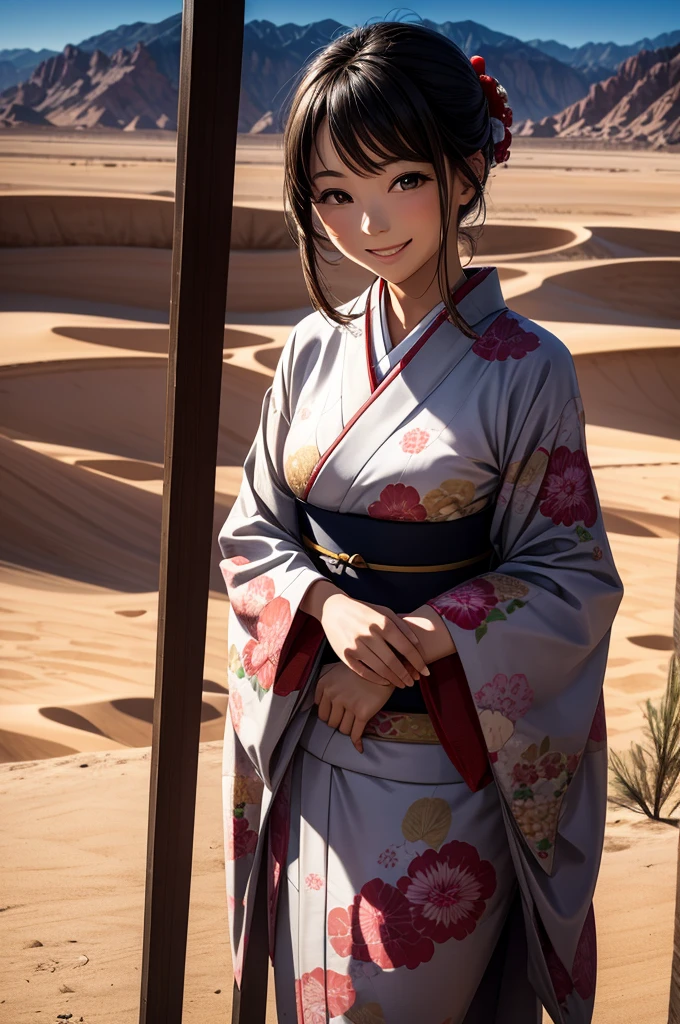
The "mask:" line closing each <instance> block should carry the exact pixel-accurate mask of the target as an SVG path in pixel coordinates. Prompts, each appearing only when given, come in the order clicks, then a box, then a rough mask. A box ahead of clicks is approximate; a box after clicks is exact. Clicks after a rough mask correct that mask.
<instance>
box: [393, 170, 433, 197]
mask: <svg viewBox="0 0 680 1024" xmlns="http://www.w3.org/2000/svg"><path fill="white" fill-rule="evenodd" d="M423 181H428V178H426V176H425V175H424V174H418V173H417V172H416V171H414V172H413V173H411V174H402V176H401V178H397V180H396V181H395V183H394V184H395V185H400V186H401V190H402V192H408V191H413V189H414V188H418V186H419V185H420V184H422V182H423Z"/></svg>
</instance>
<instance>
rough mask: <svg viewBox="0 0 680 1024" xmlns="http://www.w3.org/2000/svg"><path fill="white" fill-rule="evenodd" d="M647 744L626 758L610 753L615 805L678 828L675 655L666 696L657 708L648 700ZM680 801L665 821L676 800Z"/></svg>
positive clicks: (679, 698)
mask: <svg viewBox="0 0 680 1024" xmlns="http://www.w3.org/2000/svg"><path fill="white" fill-rule="evenodd" d="M643 713H644V717H645V744H644V745H642V744H640V743H631V747H630V751H629V752H628V753H627V754H616V753H615V752H614V751H612V752H611V754H610V757H609V767H610V768H611V771H612V775H613V777H614V787H615V789H616V792H617V797H616V798H612V799H613V802H614V803H616V804H618V805H619V806H621V807H628V808H630V809H631V810H634V811H637V812H638V813H640V814H646V815H647V817H648V818H652V819H653V820H654V821H663V822H666V823H667V824H669V825H677V824H678V821H677V819H674V818H673V817H672V815H673V814H674V813H675V811H676V810H677V809H678V807H680V795H678V793H677V786H678V781H679V780H680V663H679V661H678V657H677V655H675V654H674V655H672V657H671V660H670V665H669V667H668V684H667V686H666V692H665V694H664V696H663V698H662V699H661V702H660V704H659V705H658V706H655V705H654V704H652V702H651V700H647V701H646V703H645V710H644V712H643ZM676 796H677V797H678V799H677V800H676V801H675V803H673V805H672V807H670V809H668V810H666V812H665V815H664V816H663V817H662V811H664V808H665V807H666V805H667V804H670V803H671V802H672V801H673V799H674V797H676Z"/></svg>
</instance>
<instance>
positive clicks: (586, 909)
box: [220, 267, 622, 1024]
mask: <svg viewBox="0 0 680 1024" xmlns="http://www.w3.org/2000/svg"><path fill="white" fill-rule="evenodd" d="M466 273H467V277H468V280H467V283H466V284H465V285H463V287H462V288H460V289H459V290H458V292H456V294H455V296H454V301H455V302H456V306H457V308H458V310H459V312H460V313H461V315H462V316H463V317H464V318H465V320H466V321H467V323H468V324H470V325H471V326H472V327H473V328H474V329H475V331H476V333H477V334H478V337H477V339H476V340H475V339H472V338H468V337H466V336H465V335H463V334H462V333H461V332H460V331H458V330H457V329H456V328H455V327H454V326H453V325H452V324H451V323H450V322H449V321H448V319H447V318H446V311H445V309H444V308H443V305H442V308H441V309H440V310H438V311H433V312H434V316H433V315H432V314H431V315H429V316H428V318H426V323H425V322H424V329H421V330H419V331H416V332H415V333H414V336H413V337H411V336H409V339H410V340H409V339H406V341H407V344H406V345H405V346H404V345H403V344H402V345H400V346H397V348H396V349H395V350H394V353H395V355H394V359H393V365H392V366H391V368H390V366H389V365H386V362H385V358H384V350H383V356H382V358H381V359H380V360H379V361H380V363H381V365H382V372H383V373H384V376H382V379H380V371H379V368H378V367H377V365H376V352H377V357H380V349H379V348H377V347H376V343H375V339H374V341H373V342H371V341H370V337H369V335H370V333H371V329H372V330H373V331H376V330H378V331H379V330H380V317H378V316H376V315H375V314H376V308H377V304H378V303H379V302H380V301H381V290H382V288H381V286H378V285H377V284H375V285H374V286H372V287H371V288H370V289H369V290H368V291H367V292H366V293H364V294H363V295H362V296H360V297H359V298H358V299H356V300H355V301H354V302H353V303H350V304H348V305H347V306H345V307H343V309H344V310H345V311H351V312H357V313H362V312H363V311H364V310H366V315H365V317H361V316H360V317H358V318H357V319H356V320H354V321H353V322H352V324H351V325H350V326H349V327H339V326H337V325H335V324H333V323H330V322H329V321H328V320H327V319H326V318H325V317H324V316H323V315H322V314H321V313H318V312H317V313H313V314H311V315H310V316H308V317H306V318H305V319H304V320H303V321H301V323H300V324H299V325H298V326H297V327H296V328H295V329H294V330H293V332H292V334H291V335H290V337H289V339H288V341H287V343H286V345H285V346H284V349H283V353H282V356H281V359H280V361H279V364H278V367H277V369H276V373H275V377H274V380H273V383H272V387H271V388H270V390H269V391H268V392H267V394H266V396H265V399H264V403H263V411H262V421H261V425H260V430H259V432H258V435H257V438H256V439H255V442H254V444H253V446H252V448H251V450H250V452H249V454H248V457H247V459H246V462H245V466H244V477H243V483H242V486H241V490H240V493H239V495H238V498H237V500H236V502H235V504H234V507H233V508H232V510H231V513H230V515H229V517H228V519H227V521H226V523H225V525H224V527H223V529H222V531H221V533H220V546H221V550H222V554H223V556H224V561H223V562H222V563H221V567H222V571H223V574H224V577H225V580H226V584H227V589H228V594H229V598H230V602H231V608H230V613H229V644H230V647H229V691H230V694H229V716H228V720H227V726H226V732H225V745H224V765H223V784H224V786H223V795H224V824H225V849H226V861H227V892H228V901H229V919H230V929H231V943H232V954H233V957H234V974H235V978H236V981H237V984H239V985H240V984H241V982H242V972H244V973H243V982H244V985H245V978H246V975H247V972H248V969H249V968H248V965H249V961H250V959H251V957H252V951H248V940H249V936H250V934H251V929H252V927H253V920H254V909H253V908H254V906H255V895H256V893H258V892H259V899H260V900H261V901H262V900H263V899H265V897H264V896H263V889H262V888H261V887H264V888H265V889H266V909H267V918H268V935H269V951H270V953H271V955H272V956H273V958H274V965H275V977H276V988H277V1011H278V1017H279V1021H280V1024H283V1022H288V1021H292V1022H297V1024H321V1022H324V1021H326V1020H331V1021H340V1020H350V1021H354V1022H356V1024H381V1022H386V1024H410V1022H412V1021H414V1020H417V1021H419V1022H422V1024H530V1022H532V1021H536V1022H538V1021H540V1004H543V1006H545V1007H546V1008H547V1010H548V1012H549V1014H550V1015H551V1017H552V1019H553V1020H554V1021H556V1022H560V1024H584V1022H587V1021H590V1020H591V1017H592V1008H593V1001H594V992H595V975H596V952H595V921H594V915H593V910H592V896H593V890H594V887H595V882H596V878H597V872H598V868H599V861H600V855H601V849H602V841H603V832H604V817H605V801H606V785H607V758H606V734H605V719H604V706H603V702H602V683H603V678H604V671H605V664H606V660H607V650H608V645H609V635H610V628H611V624H612V620H613V618H614V615H615V613H616V610H617V607H618V605H619V602H620V600H621V595H622V588H621V582H620V580H619V577H618V575H617V572H616V569H615V567H614V564H613V561H612V556H611V552H610V549H609V545H608V542H607V537H606V534H605V530H604V525H603V522H602V514H601V512H600V508H599V504H598V500H597V496H596V492H595V488H594V484H593V479H592V474H591V471H590V467H589V464H588V459H587V454H586V447H585V435H584V416H583V411H582V406H581V401H580V396H579V390H578V384H577V381H576V376H575V372H574V365H573V361H572V359H571V356H570V354H569V352H568V350H567V349H566V347H565V346H564V345H563V344H562V343H561V342H560V341H559V340H558V339H557V338H556V337H555V336H554V335H552V334H550V333H549V332H548V331H546V330H544V329H543V328H542V327H540V326H539V325H538V324H536V323H534V322H533V321H531V320H527V319H526V318H524V317H521V316H519V315H518V314H516V313H513V312H512V311H510V310H508V308H507V307H506V305H505V302H504V300H503V296H502V292H501V289H500V284H499V280H498V273H497V271H496V269H495V268H494V267H485V268H477V269H474V270H468V271H467V272H466ZM388 347H389V346H387V348H388ZM388 362H389V361H388ZM301 502H302V503H305V504H306V506H307V507H308V508H312V507H316V508H318V509H323V510H332V511H333V512H336V513H346V514H348V515H355V516H357V517H360V516H363V517H366V516H368V517H371V518H372V519H377V520H388V521H395V520H398V521H401V522H404V523H409V524H410V526H409V528H410V529H411V530H413V531H415V532H417V524H419V523H420V524H424V523H453V522H454V521H455V520H457V519H463V518H464V517H467V516H470V517H473V516H474V515H475V514H476V513H478V512H480V510H482V509H487V510H488V511H489V513H490V515H492V519H491V520H490V521H491V529H490V538H489V540H490V545H491V547H492V549H493V553H494V560H493V565H492V569H491V570H490V571H486V570H485V571H482V572H479V573H477V574H475V571H474V569H473V570H472V571H471V574H470V578H468V579H467V580H466V581H465V582H463V583H461V584H459V585H457V586H455V587H453V588H450V589H448V590H446V589H445V590H443V591H442V592H438V591H433V592H432V594H431V595H430V596H429V599H428V603H429V604H430V605H431V607H432V608H434V609H435V610H436V611H437V613H438V614H439V615H440V616H441V617H442V619H443V621H444V622H445V623H446V625H447V627H448V628H449V630H450V632H451V635H452V638H453V640H454V642H455V647H456V650H457V655H456V658H457V659H459V665H460V678H461V679H462V680H463V684H462V685H463V686H464V688H465V696H466V699H467V700H468V701H469V703H470V707H471V709H472V711H471V715H472V719H474V721H472V720H471V724H470V727H469V729H468V732H469V733H470V738H471V741H472V740H473V739H474V737H473V735H472V734H473V733H474V734H475V735H478V736H479V737H480V739H479V743H480V745H481V749H482V752H483V757H484V762H485V766H486V768H487V769H488V775H487V778H486V779H485V780H484V782H480V783H479V784H474V785H473V784H472V783H470V781H469V779H467V778H466V776H465V774H464V773H463V774H461V772H460V771H459V770H458V769H457V767H456V766H455V765H454V763H453V761H454V760H455V758H452V757H449V756H447V753H446V751H445V746H443V745H442V743H441V742H440V738H441V734H440V736H439V737H438V735H437V732H436V730H434V729H433V727H432V722H431V721H430V719H429V718H428V716H427V715H417V714H416V715H409V714H401V715H400V714H398V713H395V712H390V711H389V710H386V709H384V710H383V711H382V712H380V713H379V714H378V715H376V717H375V719H373V720H372V721H371V722H370V723H369V724H368V726H367V729H366V734H365V738H364V753H363V754H359V753H358V752H357V751H356V750H355V748H354V747H353V745H352V743H351V741H350V740H349V738H348V737H347V736H344V735H342V734H341V733H339V732H338V731H337V730H333V729H331V728H329V727H328V726H327V725H326V724H325V723H324V722H321V721H320V720H319V719H318V718H317V717H316V713H315V712H316V708H315V705H314V701H313V696H314V688H315V683H316V680H317V679H318V675H319V667H320V664H321V661H322V658H323V656H324V652H327V650H328V644H327V641H326V640H325V636H324V633H323V630H322V628H321V626H320V623H319V622H318V621H317V620H316V619H313V618H311V617H310V616H308V615H306V614H305V613H304V612H302V611H301V610H300V603H301V601H302V599H303V597H304V595H305V593H306V592H307V590H308V588H309V587H310V585H311V584H312V583H314V582H315V581H316V580H318V579H320V578H333V579H334V580H335V581H336V582H337V584H338V586H340V587H342V586H343V582H342V581H343V578H344V577H345V574H347V573H349V574H352V573H353V574H354V575H357V574H360V573H361V572H362V571H363V572H368V571H369V570H361V569H353V568H352V566H351V565H348V564H346V559H347V556H346V555H345V556H343V558H344V559H345V562H344V563H343V562H342V560H340V559H339V557H338V559H335V560H334V559H333V558H330V559H327V565H326V566H325V567H324V571H322V570H321V568H320V564H321V563H320V562H319V559H318V558H312V557H311V556H312V552H310V550H309V547H308V546H306V545H305V544H304V543H303V542H302V539H301V534H300V528H299V520H298V513H297V506H298V505H300V503H301ZM364 521H365V520H364ZM357 522H361V520H360V519H357ZM441 536H442V537H444V536H445V531H442V534H441ZM446 556H447V552H446V551H441V552H440V553H439V557H437V558H435V559H433V561H437V562H446V561H447V557H446ZM334 574H335V575H334ZM394 610H395V611H399V612H405V611H413V610H415V605H414V606H412V607H409V605H408V601H406V602H405V605H404V607H402V608H395V609H394ZM435 664H436V663H435ZM423 682H424V680H423ZM454 685H458V684H456V683H455V682H454V680H453V679H452V680H451V686H454ZM473 726H474V728H473ZM460 736H461V734H460V731H459V733H458V739H457V740H455V742H454V741H452V742H453V745H454V747H455V744H456V743H459V742H460ZM463 740H465V737H463ZM484 783H488V784H484ZM253 934H254V933H253ZM258 943H259V944H260V945H261V944H262V940H261V939H258V940H257V943H256V941H255V939H254V940H253V946H255V945H256V944H258ZM246 953H247V955H246ZM244 956H245V961H244ZM263 984H266V979H265V980H264V982H263Z"/></svg>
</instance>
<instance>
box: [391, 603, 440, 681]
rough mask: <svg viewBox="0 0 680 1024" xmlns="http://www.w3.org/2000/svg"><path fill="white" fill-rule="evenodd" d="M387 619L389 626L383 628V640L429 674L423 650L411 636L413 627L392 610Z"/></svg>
mask: <svg viewBox="0 0 680 1024" xmlns="http://www.w3.org/2000/svg"><path fill="white" fill-rule="evenodd" d="M387 619H388V622H387V626H386V627H385V629H384V630H383V640H385V641H386V642H387V643H388V644H390V646H391V647H394V648H395V649H396V650H397V651H399V653H400V654H403V655H404V657H405V658H406V660H407V661H410V663H411V664H412V665H413V667H414V668H415V669H417V670H418V671H419V672H422V674H423V675H424V676H429V674H430V670H429V668H428V667H427V664H426V662H425V659H424V658H423V655H422V651H421V650H419V648H418V647H417V646H416V645H414V644H413V643H412V642H411V640H410V638H409V634H410V633H413V630H412V629H411V627H410V626H408V625H407V623H405V622H404V620H403V619H400V618H399V616H398V615H394V613H392V612H390V614H389V615H387ZM402 626H407V629H408V630H409V634H407V633H405V632H404V631H403V629H402V628H401V627H402Z"/></svg>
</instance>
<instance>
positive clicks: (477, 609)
mask: <svg viewBox="0 0 680 1024" xmlns="http://www.w3.org/2000/svg"><path fill="white" fill-rule="evenodd" d="M427 603H428V604H429V605H430V606H431V607H432V608H434V610H435V611H436V612H438V613H439V614H440V615H442V616H443V617H444V618H445V619H449V620H450V621H451V622H454V623H455V624H456V625H457V626H460V627H461V629H476V628H477V626H479V625H481V623H482V622H484V619H485V618H486V616H487V615H488V613H489V612H490V611H491V609H492V608H494V607H495V606H496V605H497V604H498V598H497V597H496V595H495V593H494V589H493V584H492V583H489V581H488V580H485V579H484V578H483V577H480V578H479V579H476V580H469V581H468V582H467V583H461V584H460V585H459V586H457V587H454V588H453V590H447V591H446V593H444V594H440V595H439V596H438V597H435V598H433V599H432V600H431V601H428V602H427Z"/></svg>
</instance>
